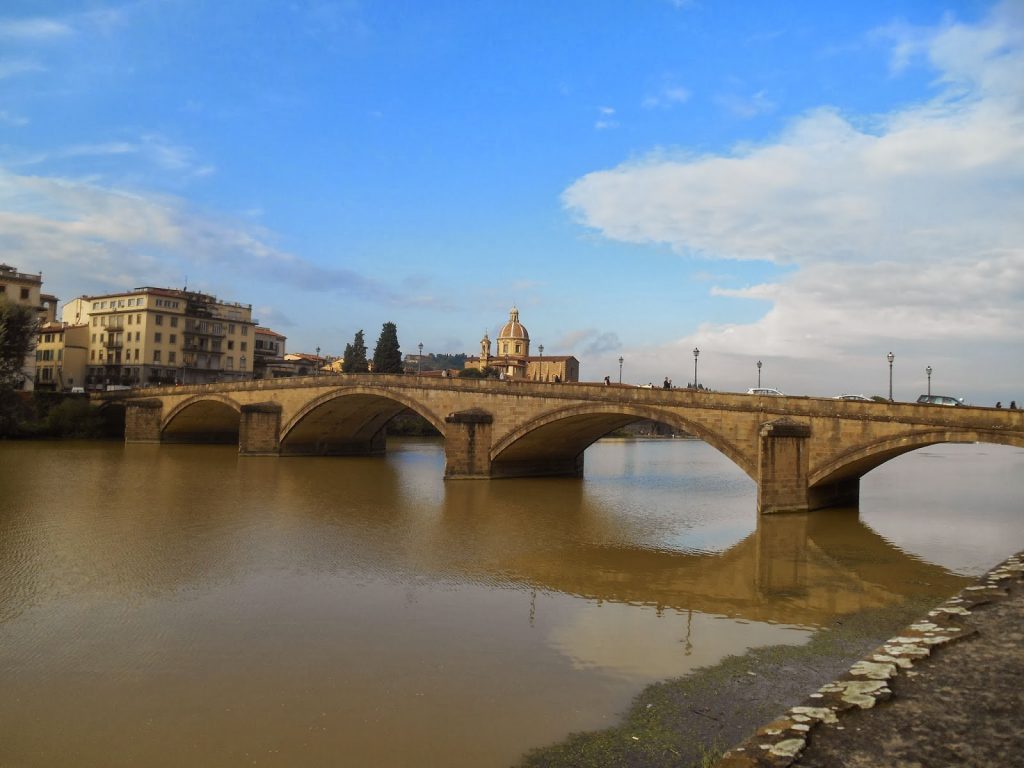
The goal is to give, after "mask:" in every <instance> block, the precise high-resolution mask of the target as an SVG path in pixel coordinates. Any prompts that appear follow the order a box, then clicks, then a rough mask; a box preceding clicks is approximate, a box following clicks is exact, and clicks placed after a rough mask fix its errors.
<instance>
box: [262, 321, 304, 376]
mask: <svg viewBox="0 0 1024 768" xmlns="http://www.w3.org/2000/svg"><path fill="white" fill-rule="evenodd" d="M287 341H288V337H287V336H284V335H282V334H280V333H278V332H277V331H272V330H270V329H269V328H257V329H256V347H255V356H254V358H253V378H255V379H277V378H280V377H282V376H294V375H295V373H294V370H293V368H292V365H291V363H286V362H285V359H284V356H285V343H286V342H287Z"/></svg>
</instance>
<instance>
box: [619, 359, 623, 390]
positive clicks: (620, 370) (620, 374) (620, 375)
mask: <svg viewBox="0 0 1024 768" xmlns="http://www.w3.org/2000/svg"><path fill="white" fill-rule="evenodd" d="M621 383H622V356H621V355H620V356H619V384H621Z"/></svg>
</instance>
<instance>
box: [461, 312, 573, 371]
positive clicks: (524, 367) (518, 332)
mask: <svg viewBox="0 0 1024 768" xmlns="http://www.w3.org/2000/svg"><path fill="white" fill-rule="evenodd" d="M539 351H540V354H539V355H531V354H530V334H529V332H528V331H527V330H526V327H525V326H524V325H523V324H522V323H521V322H519V310H518V309H516V308H515V307H512V309H511V311H510V312H509V313H508V322H507V323H505V324H504V325H503V326H502V327H501V330H500V331H498V339H497V348H496V349H495V351H494V352H493V353H492V351H491V339H490V337H489V336H488V335H487V334H486V333H485V334H484V337H483V338H482V339H481V340H480V356H479V357H468V358H466V368H475V369H476V370H479V371H486V370H488V369H490V370H497V371H498V374H499V376H500V377H501V378H505V379H519V380H523V381H579V379H580V363H579V360H577V359H576V358H575V357H572V356H571V355H547V356H545V355H544V346H543V345H541V346H540V347H539Z"/></svg>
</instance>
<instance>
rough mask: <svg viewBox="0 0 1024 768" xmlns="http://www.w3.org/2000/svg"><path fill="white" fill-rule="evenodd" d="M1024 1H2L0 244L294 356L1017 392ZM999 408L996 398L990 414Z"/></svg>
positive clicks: (59, 277) (637, 376)
mask: <svg viewBox="0 0 1024 768" xmlns="http://www.w3.org/2000/svg"><path fill="white" fill-rule="evenodd" d="M1022 97H1024V2H1021V0H1015V1H1013V2H1002V3H991V2H971V1H967V0H965V1H963V2H942V1H941V0H929V1H928V2H884V3H883V2H858V3H844V4H830V3H813V2H809V1H808V2H779V3H754V2H730V3H723V2H710V0H704V1H702V2H701V1H698V0H691V1H689V2H681V1H678V0H677V1H676V2H672V1H671V0H636V2H628V3H627V2H595V1H593V0H590V1H584V0H579V1H578V2H573V1H567V2H560V3H540V2H523V3H508V2H488V1H481V2H473V3H467V2H426V3H424V2H417V3H413V2H388V1H387V0H379V1H378V2H355V1H352V2H299V1H297V0H296V1H294V2H263V1H261V0H246V1H245V2H232V1H231V0H221V1H220V2H217V3H207V2H199V1H198V0H140V1H138V2H120V3H115V2H97V1H91V2H40V1H38V0H35V1H33V2H17V1H15V2H12V1H11V0H8V1H7V2H5V3H4V4H3V6H2V8H0V253H2V256H0V260H2V261H5V262H7V263H10V264H12V265H13V266H16V267H18V268H19V269H21V270H23V271H31V272H40V271H41V272H42V273H43V277H44V281H45V282H44V289H45V290H46V291H48V292H51V293H54V294H56V295H57V296H59V297H60V299H61V300H62V301H66V300H68V299H70V298H72V297H74V296H77V295H81V294H90V293H100V292H109V291H116V290H123V289H126V288H133V287H136V286H141V285H157V286H181V285H184V284H185V281H186V280H187V284H188V286H189V287H190V288H195V289H200V290H205V291H209V292H212V293H214V294H216V295H217V296H218V297H220V298H222V299H226V300H231V301H242V302H245V303H251V304H252V305H253V306H254V309H255V314H256V316H257V317H258V319H259V320H260V321H261V322H262V323H263V324H264V325H268V326H270V327H272V328H274V329H275V330H278V331H279V332H281V333H284V334H285V335H287V336H288V347H289V349H291V350H299V351H312V350H313V349H314V348H315V347H320V348H321V349H322V350H323V351H326V352H329V353H336V354H337V353H340V352H341V351H342V349H343V348H344V346H345V343H346V342H348V341H350V340H351V338H352V336H353V335H354V333H355V331H357V330H359V329H364V330H365V332H366V336H367V339H368V340H369V341H370V342H371V345H372V342H373V341H374V340H375V339H376V336H377V334H378V333H379V330H380V326H381V324H382V323H383V322H385V321H389V320H390V321H394V322H395V323H397V325H398V330H399V340H400V342H401V344H402V348H403V350H404V351H406V352H411V351H414V350H415V347H416V344H417V343H419V342H422V343H423V344H424V349H425V351H433V352H460V351H465V352H470V353H475V352H476V351H477V349H478V341H479V339H480V336H481V335H482V334H483V332H484V331H485V330H487V331H489V332H490V333H491V334H492V336H493V334H494V332H495V330H496V328H497V327H498V326H500V325H501V323H502V322H503V321H504V319H505V318H506V317H507V313H508V310H509V308H510V307H511V306H512V305H513V304H516V305H517V306H518V307H519V309H520V312H521V317H522V320H523V322H524V324H525V325H526V326H527V328H528V329H529V331H530V334H531V337H532V339H533V344H534V347H536V345H538V344H541V343H542V344H544V346H545V353H546V354H574V355H576V357H578V358H579V359H580V361H581V368H582V376H583V378H586V379H590V380H599V379H601V378H602V377H603V376H604V375H606V374H609V375H612V376H613V378H614V377H615V376H616V375H617V369H618V363H617V359H618V357H619V356H620V355H621V356H622V357H624V358H625V360H626V363H625V366H624V380H626V381H632V382H647V381H655V382H657V381H660V380H661V379H662V378H663V377H664V376H670V377H672V378H673V380H674V382H675V383H676V384H683V383H685V382H686V381H688V380H689V379H691V378H692V375H693V355H692V349H693V348H694V347H695V346H697V347H699V348H700V349H701V356H700V361H699V366H700V368H699V370H700V375H699V378H700V380H701V382H702V383H706V384H708V385H709V386H712V387H715V388H719V389H726V390H743V389H745V388H746V387H748V386H753V384H754V383H755V382H756V376H757V372H756V367H755V362H756V360H758V359H761V360H763V362H764V368H763V374H762V381H763V383H764V384H766V385H769V386H776V387H778V388H780V389H782V390H784V391H786V392H790V393H794V394H821V395H832V394H836V393H838V392H863V393H867V394H885V393H886V390H887V387H888V364H887V363H886V361H885V355H886V353H887V352H889V351H890V350H891V351H892V352H893V353H894V354H895V355H896V362H895V365H894V390H895V391H894V394H895V396H896V397H897V398H905V399H910V398H914V397H916V395H917V394H919V393H920V392H922V391H924V388H925V386H926V382H925V373H924V368H925V366H926V365H932V366H933V368H934V370H935V373H934V375H933V390H935V391H940V392H943V393H945V392H949V393H950V394H956V395H964V396H967V397H968V399H970V400H973V401H975V402H978V403H982V404H991V402H994V401H995V400H997V399H999V400H1003V401H1009V400H1010V399H1012V398H1015V399H1017V400H1018V401H1022V400H1024V362H1022V361H1024V343H1022V333H1021V329H1022V328H1024V215H1022V213H1021V212H1022V211H1024V98H1022ZM989 401H991V402H989Z"/></svg>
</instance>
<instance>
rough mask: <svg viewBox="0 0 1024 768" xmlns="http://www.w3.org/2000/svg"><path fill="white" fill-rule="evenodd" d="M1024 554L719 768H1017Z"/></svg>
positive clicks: (1023, 704) (1023, 736)
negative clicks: (895, 767) (885, 767)
mask: <svg viewBox="0 0 1024 768" xmlns="http://www.w3.org/2000/svg"><path fill="white" fill-rule="evenodd" d="M1022 615H1024V553H1019V554H1017V555H1014V556H1012V557H1010V558H1008V559H1007V560H1006V561H1004V562H1003V563H1002V564H1000V565H999V566H997V567H996V568H993V569H992V570H991V571H989V572H988V573H987V574H986V575H985V576H984V577H982V579H980V580H979V581H978V582H977V583H976V584H973V585H971V586H968V587H966V588H965V589H963V590H962V591H961V592H960V593H959V594H958V595H956V596H955V597H952V598H950V599H949V600H947V601H946V602H944V603H943V604H942V605H939V606H936V607H935V608H933V609H932V610H930V611H928V612H927V614H926V615H922V616H920V617H918V620H917V621H916V622H914V623H912V624H909V625H908V626H906V627H904V628H902V629H901V630H900V632H899V636H898V637H893V638H890V639H889V640H888V641H887V642H886V643H885V644H884V645H883V646H881V647H879V648H877V649H876V650H874V651H873V652H871V653H870V654H869V655H867V656H865V657H864V658H862V659H861V660H859V661H857V662H856V663H855V664H854V665H853V666H851V668H850V669H849V670H847V671H846V672H845V673H844V674H843V675H842V676H840V677H839V678H837V679H836V680H835V681H833V682H832V683H829V684H828V685H825V686H823V687H821V688H819V690H818V691H816V692H815V693H812V694H810V696H809V697H808V698H807V700H806V701H805V702H804V706H802V707H797V708H794V709H790V710H789V711H788V712H786V713H785V714H783V715H782V716H781V717H778V718H776V719H775V720H774V721H773V722H770V723H767V724H766V725H763V726H762V727H760V728H758V730H757V732H756V733H755V734H754V735H753V736H751V737H750V738H748V739H747V740H746V741H745V742H743V743H742V744H739V745H737V746H736V747H734V748H732V749H731V750H730V751H729V752H728V753H727V754H726V755H725V756H724V757H723V759H722V760H721V761H720V762H719V763H718V764H717V768H787V766H794V767H795V768H868V767H869V766H876V765H900V766H908V768H910V767H912V766H929V768H961V767H962V766H977V767H978V768H982V766H984V767H986V768H987V766H1001V765H1011V764H1013V765H1017V764H1019V763H1020V756H1021V754H1022V753H1024V731H1022V730H1021V729H1020V727H1019V720H1020V713H1021V711H1022V708H1024V630H1022V627H1021V616H1022Z"/></svg>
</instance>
